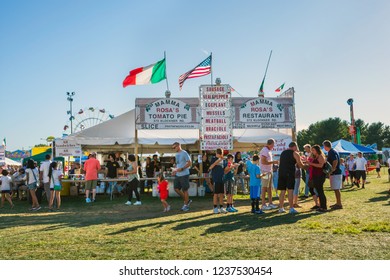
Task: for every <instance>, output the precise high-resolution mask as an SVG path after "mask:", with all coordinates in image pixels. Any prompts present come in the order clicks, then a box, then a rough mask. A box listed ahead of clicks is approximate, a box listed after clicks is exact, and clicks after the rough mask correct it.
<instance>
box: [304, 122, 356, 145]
mask: <svg viewBox="0 0 390 280" xmlns="http://www.w3.org/2000/svg"><path fill="white" fill-rule="evenodd" d="M339 139H345V140H350V136H349V134H348V123H347V121H343V120H341V119H340V118H329V119H326V120H323V121H319V122H316V123H314V124H311V125H310V126H309V127H308V128H307V129H303V130H301V131H299V132H298V134H297V140H298V144H299V146H300V147H301V148H302V147H303V145H305V144H306V143H309V144H311V145H314V144H319V145H322V142H323V141H324V140H330V141H332V142H333V141H336V140H339Z"/></svg>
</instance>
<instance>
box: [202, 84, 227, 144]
mask: <svg viewBox="0 0 390 280" xmlns="http://www.w3.org/2000/svg"><path fill="white" fill-rule="evenodd" d="M230 88H231V87H230V86H229V85H215V86H210V85H202V86H200V87H199V93H200V110H201V120H202V121H201V124H202V125H201V127H200V135H201V139H200V149H201V150H203V151H205V150H215V149H217V148H221V149H224V150H232V149H233V136H232V135H233V131H232V128H233V123H232V115H233V114H232V96H231V94H230Z"/></svg>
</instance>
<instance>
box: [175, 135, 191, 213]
mask: <svg viewBox="0 0 390 280" xmlns="http://www.w3.org/2000/svg"><path fill="white" fill-rule="evenodd" d="M172 149H174V150H175V151H176V170H175V171H174V172H173V175H175V181H174V183H173V188H174V189H175V192H176V193H177V194H178V195H180V197H181V198H182V199H183V200H184V205H183V207H182V208H181V210H182V211H188V210H190V204H191V202H192V200H190V199H189V197H188V189H189V188H190V180H189V179H190V167H191V165H192V164H191V158H190V155H189V154H188V153H187V152H186V151H184V150H182V148H181V145H180V143H178V142H175V143H173V144H172Z"/></svg>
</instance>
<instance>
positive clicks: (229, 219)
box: [109, 210, 317, 236]
mask: <svg viewBox="0 0 390 280" xmlns="http://www.w3.org/2000/svg"><path fill="white" fill-rule="evenodd" d="M203 211H204V210H203ZM313 215H317V214H316V213H314V212H303V213H299V214H295V215H290V214H286V213H284V214H279V213H278V212H277V211H274V212H268V213H266V214H262V215H254V214H252V213H250V212H244V213H234V214H229V213H227V214H212V213H210V214H206V215H201V216H196V217H190V218H183V219H175V220H170V221H163V222H155V223H149V224H143V225H136V226H131V227H127V228H124V229H121V230H119V231H115V232H112V233H110V234H109V235H117V234H123V233H127V232H132V231H136V230H140V229H145V228H159V227H162V226H165V225H171V224H172V225H173V224H177V225H176V226H174V227H173V228H172V230H176V231H181V230H187V229H191V228H197V229H199V228H202V227H204V228H205V230H204V232H203V233H202V234H201V236H204V235H208V234H214V233H221V232H233V231H238V230H239V231H252V230H256V229H259V228H267V227H273V226H279V225H286V224H294V223H296V222H298V221H300V220H303V219H306V218H309V217H311V216H313Z"/></svg>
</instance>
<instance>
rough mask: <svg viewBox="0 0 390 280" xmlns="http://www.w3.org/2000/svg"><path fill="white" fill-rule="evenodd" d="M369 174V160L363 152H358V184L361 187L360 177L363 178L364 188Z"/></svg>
mask: <svg viewBox="0 0 390 280" xmlns="http://www.w3.org/2000/svg"><path fill="white" fill-rule="evenodd" d="M366 174H367V160H366V159H365V158H364V157H363V154H362V152H358V157H357V159H356V171H355V176H356V185H357V187H358V188H360V185H359V183H360V179H362V188H363V189H364V184H365V183H366V176H367V175H366Z"/></svg>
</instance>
